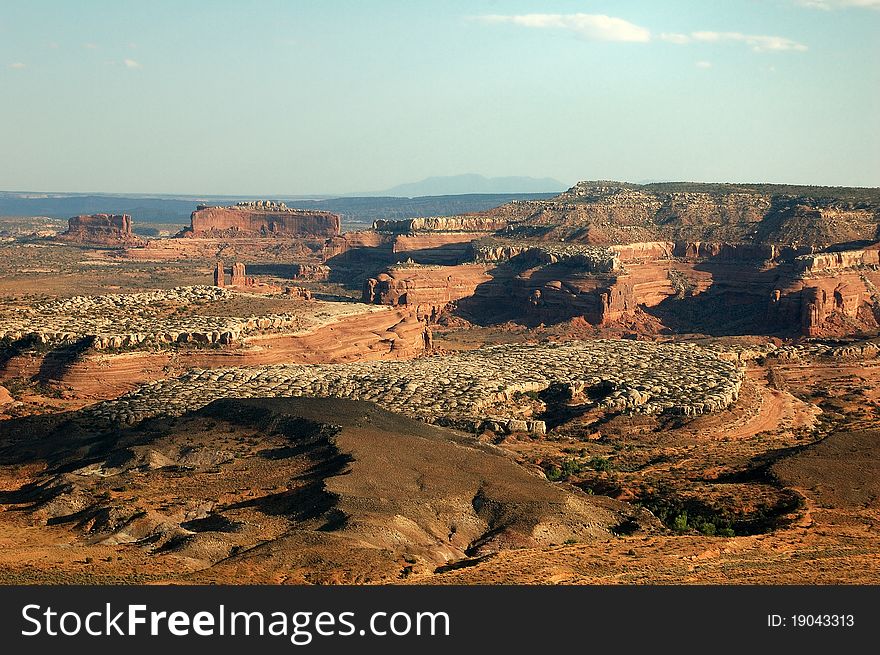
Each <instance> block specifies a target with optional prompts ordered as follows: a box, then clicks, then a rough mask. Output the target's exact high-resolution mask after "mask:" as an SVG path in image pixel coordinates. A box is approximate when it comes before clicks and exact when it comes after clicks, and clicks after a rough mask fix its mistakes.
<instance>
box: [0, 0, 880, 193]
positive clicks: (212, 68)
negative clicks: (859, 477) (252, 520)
mask: <svg viewBox="0 0 880 655" xmlns="http://www.w3.org/2000/svg"><path fill="white" fill-rule="evenodd" d="M878 34H880V0H724V1H722V0H693V1H687V2H685V1H675V0H669V1H662V0H607V1H604V2H594V1H585V0H581V1H567V0H566V1H562V0H560V1H552V0H550V1H548V0H530V1H520V0H512V1H501V0H498V1H489V0H484V1H467V2H465V1H459V0H449V1H446V2H439V1H438V2H432V1H428V0H424V1H420V2H405V1H402V0H401V1H397V0H387V1H380V0H373V1H370V0H359V1H344V0H336V1H334V0H323V1H318V0H315V1H305V0H302V1H286V2H285V1H275V2H272V1H263V2H249V3H244V2H223V1H213V2H207V1H203V2H194V1H187V0H177V1H174V2H164V1H156V0H152V1H151V2H149V3H148V2H126V1H120V0H115V1H108V2H98V1H93V2H89V1H86V0H82V1H80V2H61V1H58V2H40V1H29V2H24V1H21V2H16V1H12V0H0V189H3V190H52V191H80V192H85V191H107V192H155V193H193V194H221V193H222V194H244V195H247V194H251V195H281V194H301V193H302V194H305V193H343V192H352V191H368V190H375V189H382V188H386V187H390V186H393V185H395V184H398V183H401V182H408V181H413V180H418V179H421V178H424V177H428V176H432V175H455V174H460V173H481V174H483V175H487V176H507V175H529V176H534V177H555V178H557V179H559V180H560V181H562V182H564V183H566V184H570V183H574V182H575V181H577V180H581V179H597V178H599V179H621V180H630V181H642V180H695V181H741V182H748V181H755V182H790V183H807V184H830V185H859V186H878V185H880V39H878Z"/></svg>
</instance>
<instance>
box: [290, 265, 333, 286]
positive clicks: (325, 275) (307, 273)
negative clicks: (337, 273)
mask: <svg viewBox="0 0 880 655" xmlns="http://www.w3.org/2000/svg"><path fill="white" fill-rule="evenodd" d="M293 279H294V280H309V281H311V282H323V281H325V280H328V279H330V267H329V266H325V265H324V264H296V265H295V266H294V267H293Z"/></svg>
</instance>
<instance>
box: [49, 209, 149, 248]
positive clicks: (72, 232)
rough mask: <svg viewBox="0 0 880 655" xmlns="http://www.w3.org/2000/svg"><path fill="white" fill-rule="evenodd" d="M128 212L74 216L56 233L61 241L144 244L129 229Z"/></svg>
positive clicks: (129, 219) (103, 244)
mask: <svg viewBox="0 0 880 655" xmlns="http://www.w3.org/2000/svg"><path fill="white" fill-rule="evenodd" d="M131 225H132V222H131V216H129V215H128V214H91V215H88V216H74V217H72V218H70V219H68V221H67V230H65V231H64V232H62V233H61V234H59V235H58V238H59V239H61V240H62V241H69V242H71V243H81V244H84V245H96V246H119V247H135V246H142V245H145V244H146V240H145V239H141V238H140V237H138V236H136V235H135V234H134V233H133V232H132V231H131Z"/></svg>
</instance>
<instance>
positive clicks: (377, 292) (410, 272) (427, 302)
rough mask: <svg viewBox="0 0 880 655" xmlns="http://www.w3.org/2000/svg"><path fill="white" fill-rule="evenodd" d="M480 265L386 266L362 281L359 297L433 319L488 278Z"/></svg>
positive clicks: (365, 300) (407, 264) (410, 263)
mask: <svg viewBox="0 0 880 655" xmlns="http://www.w3.org/2000/svg"><path fill="white" fill-rule="evenodd" d="M486 269H487V267H486V266H484V265H482V264H462V265H460V266H430V265H427V266H426V265H420V264H415V263H413V262H407V263H404V264H400V265H397V266H393V267H391V268H389V269H388V270H387V271H385V272H384V273H380V274H379V275H378V276H376V277H375V278H370V279H368V280H367V281H366V282H365V284H364V290H363V296H362V300H363V302H366V303H372V304H377V305H407V306H411V307H416V308H417V310H418V311H419V314H420V315H423V316H425V317H428V318H430V319H434V318H436V317H437V315H438V314H439V313H440V312H441V311H442V310H443V309H444V308H445V307H446V306H447V305H448V304H449V303H450V302H453V301H455V300H459V299H460V298H466V297H468V296H471V295H473V293H474V291H475V289H476V288H477V287H478V286H479V285H480V284H484V283H485V282H488V281H489V280H490V279H491V278H490V276H489V275H488V274H487V273H486Z"/></svg>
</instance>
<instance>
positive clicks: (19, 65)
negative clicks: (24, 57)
mask: <svg viewBox="0 0 880 655" xmlns="http://www.w3.org/2000/svg"><path fill="white" fill-rule="evenodd" d="M7 68H14V69H15V70H21V69H22V68H26V66H25V65H24V64H23V63H21V62H20V61H14V62H12V63H11V64H9V66H7Z"/></svg>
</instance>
